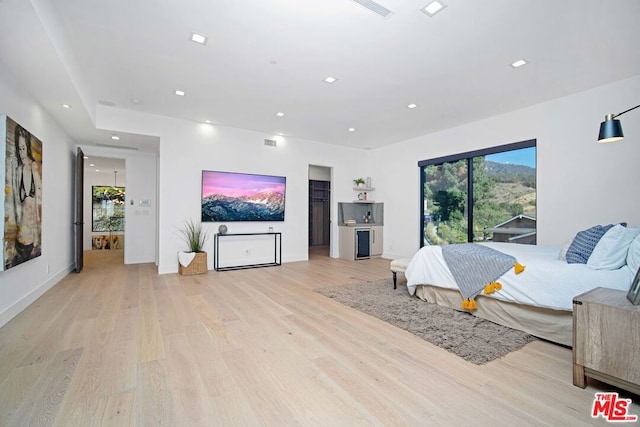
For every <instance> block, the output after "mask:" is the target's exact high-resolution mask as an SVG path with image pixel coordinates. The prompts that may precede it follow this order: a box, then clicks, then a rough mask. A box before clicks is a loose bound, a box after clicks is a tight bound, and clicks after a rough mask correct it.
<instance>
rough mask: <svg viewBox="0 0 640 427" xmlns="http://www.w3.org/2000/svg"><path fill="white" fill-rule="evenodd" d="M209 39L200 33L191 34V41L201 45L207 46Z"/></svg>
mask: <svg viewBox="0 0 640 427" xmlns="http://www.w3.org/2000/svg"><path fill="white" fill-rule="evenodd" d="M207 40H208V38H207V37H205V36H203V35H200V34H198V33H191V41H192V42H196V43H199V44H207Z"/></svg>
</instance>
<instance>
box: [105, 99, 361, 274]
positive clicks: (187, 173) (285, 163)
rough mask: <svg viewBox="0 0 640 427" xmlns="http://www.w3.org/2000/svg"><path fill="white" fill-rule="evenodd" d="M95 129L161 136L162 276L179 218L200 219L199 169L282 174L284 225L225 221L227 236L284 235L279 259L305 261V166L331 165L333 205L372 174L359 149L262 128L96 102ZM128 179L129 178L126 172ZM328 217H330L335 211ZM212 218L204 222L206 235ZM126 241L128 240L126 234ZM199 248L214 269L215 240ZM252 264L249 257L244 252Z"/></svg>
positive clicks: (179, 245) (172, 268)
mask: <svg viewBox="0 0 640 427" xmlns="http://www.w3.org/2000/svg"><path fill="white" fill-rule="evenodd" d="M97 125H98V127H101V128H107V129H113V130H116V131H122V132H131V133H138V134H147V135H158V136H159V137H160V156H159V266H158V271H159V272H160V273H172V272H176V271H177V270H178V261H177V252H178V251H180V250H185V249H186V247H185V245H184V243H183V242H182V241H181V239H180V237H179V236H178V234H177V229H178V227H180V226H181V225H182V224H183V223H184V221H185V220H187V219H194V220H199V218H200V199H201V197H200V191H201V188H200V187H201V179H202V178H201V174H202V170H220V171H230V172H246V173H256V174H265V175H279V176H286V177H287V190H286V191H287V193H286V202H285V203H286V211H285V221H284V222H272V223H266V222H264V223H263V222H256V223H227V226H228V228H229V233H234V232H266V231H267V230H268V227H270V226H271V227H273V228H274V230H275V231H279V232H282V233H283V235H282V259H283V261H284V262H291V261H299V260H306V259H308V191H309V190H308V173H309V165H310V164H313V165H323V166H327V167H332V168H333V177H332V181H333V182H334V183H336V184H335V187H336V188H335V189H333V190H332V206H335V204H336V203H337V202H338V201H348V200H353V197H354V196H353V191H352V190H351V186H352V180H353V178H354V177H356V176H361V175H362V176H367V175H371V172H370V166H371V165H370V164H368V163H367V162H365V161H363V160H362V159H363V153H364V151H363V150H355V149H351V148H345V147H340V146H337V145H330V144H322V143H317V142H312V141H306V140H302V139H296V138H285V137H279V136H275V137H274V136H273V135H270V134H265V133H261V132H255V131H250V130H243V129H235V128H229V127H221V126H212V125H207V124H202V123H197V122H192V121H187V120H179V119H173V118H168V117H161V116H155V115H151V114H142V113H137V112H133V111H126V110H121V109H117V108H105V107H100V106H99V107H98V111H97ZM265 138H268V139H276V140H278V147H277V148H274V147H268V146H265V145H264V139H265ZM127 176H130V174H129V171H127ZM332 212H334V213H333V214H332V215H334V216H335V212H336V210H335V209H333V210H332ZM332 220H333V223H332V224H333V225H332V233H333V234H332V255H333V256H337V248H338V242H337V239H334V238H333V236H337V229H336V228H335V227H336V223H337V221H336V220H337V218H332ZM218 225H219V224H217V223H215V224H206V228H207V229H208V230H209V231H210V233H211V234H213V233H215V232H217V228H218ZM127 240H129V239H127ZM205 249H206V251H207V252H208V253H210V254H212V256H209V257H208V262H209V268H210V269H211V268H213V238H211V239H210V240H209V242H208V243H207V245H206V246H205ZM242 256H244V257H245V258H246V259H247V262H249V261H250V259H251V258H250V257H249V256H246V255H245V254H242Z"/></svg>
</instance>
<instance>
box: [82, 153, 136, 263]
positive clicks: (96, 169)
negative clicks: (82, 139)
mask: <svg viewBox="0 0 640 427" xmlns="http://www.w3.org/2000/svg"><path fill="white" fill-rule="evenodd" d="M86 157H87V158H86V159H85V162H84V166H85V167H84V191H83V194H84V206H83V208H84V233H83V234H84V239H83V242H82V246H83V250H84V251H85V252H91V253H92V256H94V257H95V256H98V254H99V253H102V254H104V256H108V257H110V258H114V257H115V258H117V259H119V260H120V262H122V263H124V248H125V246H126V244H127V242H126V241H125V207H126V197H125V194H126V179H127V176H126V160H125V159H118V158H108V157H99V156H86ZM107 252H108V253H107ZM115 258H114V259H115Z"/></svg>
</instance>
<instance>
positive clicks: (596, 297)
mask: <svg viewBox="0 0 640 427" xmlns="http://www.w3.org/2000/svg"><path fill="white" fill-rule="evenodd" d="M587 377H590V378H594V379H597V380H600V381H603V382H605V383H607V384H611V385H613V386H616V387H620V388H622V389H625V390H628V391H630V392H633V393H636V394H640V306H635V305H633V304H631V303H630V302H629V300H627V292H625V291H618V290H615V289H608V288H596V289H592V290H591V291H589V292H585V293H584V294H582V295H578V296H577V297H575V298H574V299H573V385H575V386H577V387H581V388H585V387H586V385H587Z"/></svg>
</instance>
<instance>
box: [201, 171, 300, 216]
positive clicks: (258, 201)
mask: <svg viewBox="0 0 640 427" xmlns="http://www.w3.org/2000/svg"><path fill="white" fill-rule="evenodd" d="M286 185H287V178H286V177H284V176H270V175H255V174H244V173H235V172H218V171H202V222H226V221H284V198H285V188H286Z"/></svg>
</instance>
